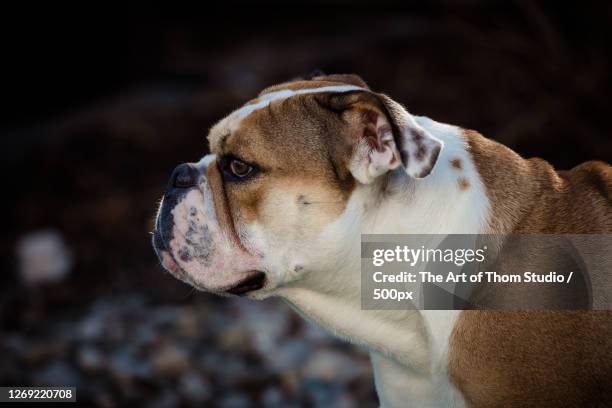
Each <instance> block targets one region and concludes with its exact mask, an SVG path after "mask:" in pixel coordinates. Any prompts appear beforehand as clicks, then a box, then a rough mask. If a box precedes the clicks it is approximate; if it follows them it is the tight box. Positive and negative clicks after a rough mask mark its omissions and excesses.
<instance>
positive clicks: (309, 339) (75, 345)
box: [0, 293, 376, 407]
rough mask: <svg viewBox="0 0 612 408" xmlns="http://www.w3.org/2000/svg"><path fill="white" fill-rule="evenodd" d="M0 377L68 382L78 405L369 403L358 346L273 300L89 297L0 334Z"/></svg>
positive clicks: (372, 400) (368, 373)
mask: <svg viewBox="0 0 612 408" xmlns="http://www.w3.org/2000/svg"><path fill="white" fill-rule="evenodd" d="M0 354H1V355H2V356H3V358H2V359H1V360H0V383H2V384H32V385H36V384H39V385H67V384H70V385H73V386H76V387H77V388H78V391H77V392H78V394H77V395H78V399H79V401H80V402H85V403H87V402H90V403H94V404H96V405H99V406H105V407H111V406H121V405H123V404H125V403H135V404H136V403H137V404H141V403H142V404H145V403H146V404H148V405H149V406H155V407H157V406H159V407H167V406H176V405H192V404H198V403H210V404H213V403H214V404H218V405H219V406H221V407H251V406H264V407H288V406H289V407H290V406H315V407H329V406H337V407H357V406H359V407H363V406H376V397H375V395H374V392H373V389H372V384H373V379H372V370H371V367H370V364H369V360H368V357H367V355H366V354H365V353H363V352H361V351H359V350H356V349H354V348H352V347H348V346H347V345H345V344H344V343H342V342H339V341H336V340H334V339H332V338H331V337H329V336H328V335H327V334H326V333H323V332H322V331H321V329H319V328H317V327H314V326H311V325H309V324H308V323H306V322H304V321H303V319H302V318H300V317H298V316H297V315H296V314H295V313H294V312H293V311H291V310H290V309H289V308H288V307H287V306H286V305H284V304H282V303H280V302H278V301H265V302H253V301H248V300H242V299H238V300H221V301H219V300H211V299H209V298H207V297H204V296H202V298H201V299H200V298H198V299H196V300H194V301H193V303H192V304H190V305H176V304H155V303H153V302H152V301H151V300H150V299H149V298H148V297H147V296H146V295H144V294H142V293H129V294H124V295H120V296H107V297H102V298H99V299H97V300H95V301H93V302H92V303H91V304H89V305H88V306H87V307H85V308H84V309H83V311H82V312H81V313H77V314H75V315H74V316H72V317H71V318H67V317H65V316H64V317H60V318H59V319H57V318H54V319H51V316H50V319H49V320H48V321H47V323H44V322H41V325H40V326H38V327H36V330H35V331H33V332H31V333H23V332H14V331H4V332H0Z"/></svg>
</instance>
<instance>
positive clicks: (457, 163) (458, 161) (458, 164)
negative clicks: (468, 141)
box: [450, 159, 463, 170]
mask: <svg viewBox="0 0 612 408" xmlns="http://www.w3.org/2000/svg"><path fill="white" fill-rule="evenodd" d="M450 163H451V166H452V167H453V168H454V169H457V170H462V169H463V163H462V162H461V159H453V160H451V161H450Z"/></svg>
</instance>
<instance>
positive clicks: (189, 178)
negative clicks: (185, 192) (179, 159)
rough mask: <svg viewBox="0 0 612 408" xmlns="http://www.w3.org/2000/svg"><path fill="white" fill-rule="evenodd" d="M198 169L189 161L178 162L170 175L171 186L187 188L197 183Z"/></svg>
mask: <svg viewBox="0 0 612 408" xmlns="http://www.w3.org/2000/svg"><path fill="white" fill-rule="evenodd" d="M198 176H199V172H198V169H197V168H196V167H195V166H194V165H192V164H189V163H183V164H179V165H178V166H177V167H176V168H175V169H174V171H173V172H172V176H171V177H170V182H171V184H172V187H176V188H189V187H194V186H195V185H196V184H197V183H198Z"/></svg>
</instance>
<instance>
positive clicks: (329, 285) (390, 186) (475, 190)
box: [279, 117, 490, 375]
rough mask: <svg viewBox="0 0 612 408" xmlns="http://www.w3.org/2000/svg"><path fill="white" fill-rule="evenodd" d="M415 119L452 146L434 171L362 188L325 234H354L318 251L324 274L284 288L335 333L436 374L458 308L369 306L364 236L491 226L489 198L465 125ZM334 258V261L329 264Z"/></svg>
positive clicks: (303, 309) (396, 175) (335, 236)
mask: <svg viewBox="0 0 612 408" xmlns="http://www.w3.org/2000/svg"><path fill="white" fill-rule="evenodd" d="M415 119H416V120H417V122H418V123H419V125H421V126H422V127H423V128H425V130H427V131H429V132H430V133H432V134H433V135H434V136H436V137H437V138H439V139H441V140H442V141H443V142H444V145H445V147H444V149H443V150H442V152H441V154H440V156H439V158H438V162H437V164H436V166H435V167H434V169H433V171H432V173H431V174H430V175H429V176H428V177H426V178H424V179H418V180H417V179H412V178H410V177H408V176H407V175H406V174H405V172H403V169H396V170H395V171H393V172H392V173H390V174H388V175H387V176H386V177H383V178H382V179H381V180H380V181H378V182H377V184H376V185H375V186H374V187H373V188H372V186H362V187H360V188H358V189H357V190H356V191H355V192H354V193H353V196H352V197H351V199H350V200H349V203H348V205H347V208H346V210H345V214H344V215H343V216H342V217H341V218H340V219H339V220H337V221H336V222H335V223H334V224H332V225H330V226H329V228H328V230H327V232H326V234H325V238H324V239H328V240H330V242H332V241H334V240H335V241H337V240H338V239H340V238H339V237H340V236H342V237H347V236H350V237H352V239H351V240H349V241H350V242H346V245H345V247H344V251H345V253H341V254H339V253H333V254H332V253H330V254H313V257H314V258H315V259H321V263H322V264H321V265H320V267H319V268H315V269H316V270H317V272H314V271H313V272H312V273H311V274H310V275H309V276H308V277H306V278H305V279H303V280H301V281H300V282H297V283H296V284H295V285H292V286H290V287H285V288H283V289H281V290H280V291H279V294H280V295H281V296H282V297H284V298H285V299H286V300H287V301H288V302H289V303H290V304H292V305H293V306H294V307H295V308H296V309H297V310H298V312H299V313H300V314H302V315H304V317H306V318H307V319H309V320H311V321H313V322H314V323H317V324H319V325H321V326H323V327H324V328H327V329H328V330H330V331H331V332H332V333H334V334H335V335H337V336H339V337H341V338H344V339H346V340H348V341H350V342H353V343H357V344H361V345H364V346H366V347H367V348H369V349H370V350H373V351H375V352H377V353H380V354H382V355H384V356H387V357H390V358H391V359H393V360H395V361H396V362H398V363H400V364H402V365H404V366H407V367H409V368H410V369H411V370H413V371H415V372H418V373H421V374H423V375H430V374H431V373H432V372H433V371H438V370H445V364H443V363H442V361H443V360H444V358H443V356H444V354H445V353H446V348H447V343H448V336H449V335H450V331H451V330H452V324H453V321H454V319H455V317H456V315H457V313H456V312H455V311H418V310H362V309H361V292H360V287H361V275H360V274H361V263H360V262H361V255H360V236H361V234H382V233H384V234H460V233H461V234H477V233H482V232H485V231H487V228H488V225H489V223H488V217H489V207H490V204H489V200H488V198H487V195H486V192H485V187H484V185H483V182H482V180H481V178H480V175H479V174H478V171H477V169H476V166H475V164H474V162H473V160H472V157H471V155H470V153H469V147H468V142H467V140H466V138H465V136H464V134H463V131H462V130H461V129H459V128H456V127H453V126H449V125H444V124H440V123H437V122H434V121H432V120H430V119H427V118H422V117H417V118H415ZM347 231H349V232H350V233H349V234H347ZM342 239H344V238H342ZM334 247H336V246H334ZM330 259H332V260H335V263H333V264H329V260H330ZM326 262H327V263H326ZM325 263H326V264H325ZM442 365H444V367H443V366H442Z"/></svg>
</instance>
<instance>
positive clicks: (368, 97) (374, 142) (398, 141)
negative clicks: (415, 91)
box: [318, 91, 444, 184]
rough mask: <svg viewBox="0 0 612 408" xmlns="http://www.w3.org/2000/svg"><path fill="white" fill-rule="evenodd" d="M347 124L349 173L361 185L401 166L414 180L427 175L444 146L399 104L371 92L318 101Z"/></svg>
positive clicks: (328, 97)
mask: <svg viewBox="0 0 612 408" xmlns="http://www.w3.org/2000/svg"><path fill="white" fill-rule="evenodd" d="M318 101H319V103H320V104H322V105H324V106H325V107H326V108H327V109H330V110H331V111H333V112H336V113H337V114H341V115H342V119H343V120H344V121H345V122H346V123H348V125H349V126H348V128H349V131H348V135H347V136H346V138H347V139H348V141H349V143H351V145H352V146H353V156H352V158H351V161H350V163H349V170H350V171H351V173H352V174H353V176H354V177H355V178H356V179H357V180H359V181H360V182H362V183H365V184H367V183H371V182H372V181H373V180H374V179H376V178H377V177H378V176H380V175H382V174H384V173H386V172H387V171H389V170H392V169H395V168H397V167H399V166H400V165H401V166H403V167H404V170H405V171H406V173H407V174H408V175H409V176H411V177H413V178H423V177H426V176H428V175H429V174H430V173H431V171H432V170H433V168H434V166H435V164H436V161H437V159H438V155H439V154H440V151H441V149H442V148H443V146H444V143H443V142H442V141H441V140H439V139H437V138H436V137H434V136H433V135H431V134H430V133H429V132H427V131H426V130H425V129H423V128H422V127H421V126H419V125H418V124H417V123H416V121H415V120H414V118H413V117H412V116H411V115H410V114H409V113H408V112H407V111H406V110H405V109H404V108H403V107H402V106H401V105H400V104H399V103H397V102H395V101H394V100H392V99H391V98H389V97H388V96H386V95H382V94H377V93H374V92H370V91H352V92H345V93H335V94H334V93H330V94H327V95H325V96H321V97H319V98H318Z"/></svg>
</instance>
